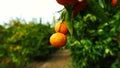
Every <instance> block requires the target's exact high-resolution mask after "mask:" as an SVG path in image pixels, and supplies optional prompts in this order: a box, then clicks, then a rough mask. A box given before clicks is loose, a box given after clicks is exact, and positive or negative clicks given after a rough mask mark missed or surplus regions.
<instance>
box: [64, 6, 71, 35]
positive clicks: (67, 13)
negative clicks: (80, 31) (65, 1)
mask: <svg viewBox="0 0 120 68" xmlns="http://www.w3.org/2000/svg"><path fill="white" fill-rule="evenodd" d="M65 8H66V10H67V12H66V14H65V21H66V23H67V27H68V30H69V32H70V34H71V35H73V17H72V11H71V6H65Z"/></svg>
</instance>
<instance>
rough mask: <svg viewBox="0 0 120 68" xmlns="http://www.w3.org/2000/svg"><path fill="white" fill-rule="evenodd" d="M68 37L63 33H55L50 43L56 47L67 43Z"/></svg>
mask: <svg viewBox="0 0 120 68" xmlns="http://www.w3.org/2000/svg"><path fill="white" fill-rule="evenodd" d="M66 42H67V37H66V36H65V35H64V34H62V33H54V34H52V35H51V37H50V43H51V45H52V46H54V47H62V46H64V45H65V44H66Z"/></svg>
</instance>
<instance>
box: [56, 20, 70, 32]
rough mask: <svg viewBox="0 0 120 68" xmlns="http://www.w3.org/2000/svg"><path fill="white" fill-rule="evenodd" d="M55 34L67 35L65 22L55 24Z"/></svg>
mask: <svg viewBox="0 0 120 68" xmlns="http://www.w3.org/2000/svg"><path fill="white" fill-rule="evenodd" d="M55 32H60V33H63V34H67V33H68V28H67V25H66V22H65V21H63V22H61V21H59V22H58V23H56V24H55Z"/></svg>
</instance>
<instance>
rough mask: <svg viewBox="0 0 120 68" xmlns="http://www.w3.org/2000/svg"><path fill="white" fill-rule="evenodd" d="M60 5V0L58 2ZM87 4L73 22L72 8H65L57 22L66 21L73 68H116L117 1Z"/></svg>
mask: <svg viewBox="0 0 120 68" xmlns="http://www.w3.org/2000/svg"><path fill="white" fill-rule="evenodd" d="M61 1H62V0H61ZM111 1H112V0H87V7H86V8H85V9H84V10H83V11H80V12H79V14H78V15H77V16H76V17H75V18H73V14H72V10H73V6H71V5H68V6H66V5H65V6H64V7H65V8H64V9H63V11H62V14H61V17H60V19H63V18H64V19H65V20H66V21H67V26H68V29H69V32H70V35H71V36H70V37H69V40H68V43H69V44H68V45H69V48H70V50H71V57H72V59H73V60H72V63H73V68H119V67H120V66H119V64H120V51H119V50H120V39H119V38H118V37H119V36H120V27H119V26H120V23H119V22H120V1H119V0H118V5H117V6H112V5H111Z"/></svg>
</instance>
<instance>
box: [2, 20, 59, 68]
mask: <svg viewBox="0 0 120 68" xmlns="http://www.w3.org/2000/svg"><path fill="white" fill-rule="evenodd" d="M52 33H53V28H52V27H51V26H50V24H45V25H44V24H42V23H41V22H40V23H38V24H37V23H35V22H34V21H31V22H30V23H28V24H26V23H24V24H23V23H22V22H21V21H20V20H11V21H10V23H9V24H8V27H7V28H4V29H2V30H0V64H8V66H9V64H11V65H12V64H14V65H16V66H17V68H22V66H24V65H27V63H28V62H30V61H32V60H35V59H37V60H38V59H40V60H42V59H46V58H48V57H50V54H51V53H53V52H55V51H56V50H57V48H54V47H52V46H51V45H50V43H49V37H50V35H51V34H52ZM5 66H6V65H5Z"/></svg>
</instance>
